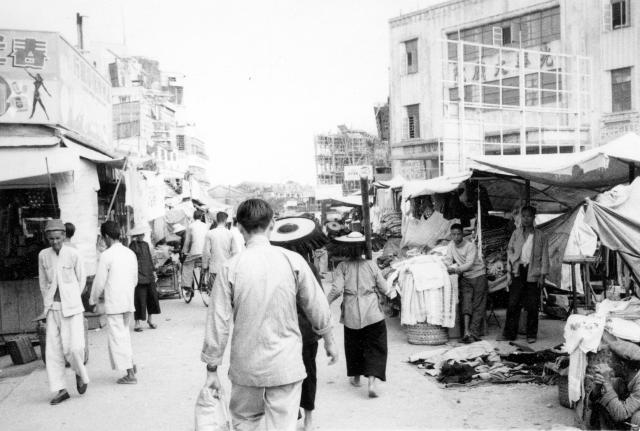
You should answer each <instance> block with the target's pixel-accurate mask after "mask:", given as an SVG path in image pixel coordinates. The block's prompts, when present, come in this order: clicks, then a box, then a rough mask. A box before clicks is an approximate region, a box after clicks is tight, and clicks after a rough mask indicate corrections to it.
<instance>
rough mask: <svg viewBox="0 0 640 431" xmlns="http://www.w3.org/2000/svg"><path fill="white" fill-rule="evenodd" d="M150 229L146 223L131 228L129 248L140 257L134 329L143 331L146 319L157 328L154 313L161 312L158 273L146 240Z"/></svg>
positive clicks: (150, 325)
mask: <svg viewBox="0 0 640 431" xmlns="http://www.w3.org/2000/svg"><path fill="white" fill-rule="evenodd" d="M148 231H149V229H148V228H147V227H145V226H144V225H139V226H136V227H134V228H133V229H131V231H130V232H129V235H131V244H129V248H130V249H131V251H133V252H134V253H135V255H136V258H137V259H138V285H137V286H136V291H135V295H134V305H135V307H136V312H135V314H134V317H135V319H136V324H135V327H134V329H133V330H134V331H136V332H142V322H144V321H145V320H146V321H147V324H148V325H149V328H151V329H156V328H157V327H158V325H157V324H155V323H153V321H152V320H153V319H152V317H151V316H152V315H154V314H160V301H159V300H158V291H157V289H156V274H155V268H154V265H153V258H152V257H151V254H152V253H151V246H150V245H149V243H147V242H146V241H145V240H144V236H145V234H146V233H147V232H148Z"/></svg>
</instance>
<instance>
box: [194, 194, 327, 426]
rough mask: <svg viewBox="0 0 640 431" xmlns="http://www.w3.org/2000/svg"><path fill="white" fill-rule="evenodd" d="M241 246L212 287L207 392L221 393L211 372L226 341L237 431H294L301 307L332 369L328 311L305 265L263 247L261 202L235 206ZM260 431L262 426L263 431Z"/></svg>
mask: <svg viewBox="0 0 640 431" xmlns="http://www.w3.org/2000/svg"><path fill="white" fill-rule="evenodd" d="M237 217H238V223H239V225H240V231H241V232H242V234H243V236H244V237H245V239H246V240H247V242H246V249H245V250H244V251H242V252H241V253H240V254H237V255H235V256H233V257H232V258H231V259H230V260H229V261H228V262H227V263H226V264H225V265H224V266H223V269H222V272H221V273H220V274H218V277H216V280H215V282H214V284H213V290H212V294H211V304H210V305H209V309H208V311H207V323H206V330H205V340H204V345H203V348H202V355H201V357H202V361H203V362H205V363H206V364H207V371H208V374H207V381H206V383H205V385H206V387H209V388H211V389H213V390H218V391H219V390H221V384H220V379H219V378H218V374H217V369H218V367H219V366H220V364H221V363H222V358H223V356H224V352H225V348H226V345H227V342H228V340H229V331H230V329H231V322H232V321H233V335H232V337H231V359H230V361H229V363H230V366H229V380H231V399H230V403H229V409H230V410H231V416H232V421H233V429H235V430H239V431H242V430H254V429H257V428H258V427H259V426H260V425H261V424H260V422H261V421H262V420H264V424H262V427H263V428H266V429H267V430H283V431H294V430H295V429H296V423H297V417H298V411H299V404H300V393H301V388H302V380H303V379H304V378H305V369H304V364H303V362H302V355H301V351H302V337H301V335H300V329H299V327H298V316H297V313H296V306H297V305H299V306H300V307H301V308H302V309H303V310H304V313H305V315H306V316H307V318H308V319H309V321H310V322H311V324H312V326H313V330H314V331H315V332H316V334H318V335H321V336H322V337H323V338H324V347H325V350H326V352H327V356H329V357H331V362H330V364H333V363H335V362H336V361H337V359H338V354H337V351H336V348H335V345H334V341H333V335H332V332H331V311H330V309H329V304H328V302H327V299H326V297H325V296H324V294H323V292H322V289H321V288H320V286H319V285H318V283H317V281H316V280H315V278H314V276H313V273H312V272H311V269H309V265H308V264H307V263H306V262H305V261H304V259H303V258H302V257H301V256H300V255H299V254H296V253H292V252H290V251H288V250H285V249H283V248H280V247H275V246H272V245H271V244H270V243H269V235H270V234H271V231H272V229H273V224H274V221H273V210H272V209H271V207H270V206H269V204H268V203H267V202H265V201H263V200H261V199H249V200H247V201H244V202H243V203H241V204H240V206H239V207H238V213H237ZM261 429H262V428H261Z"/></svg>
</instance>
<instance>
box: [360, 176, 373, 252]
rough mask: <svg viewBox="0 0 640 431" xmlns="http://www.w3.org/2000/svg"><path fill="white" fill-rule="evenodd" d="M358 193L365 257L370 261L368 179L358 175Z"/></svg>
mask: <svg viewBox="0 0 640 431" xmlns="http://www.w3.org/2000/svg"><path fill="white" fill-rule="evenodd" d="M360 192H361V193H362V224H363V225H364V237H365V240H366V242H365V257H366V259H367V260H371V258H372V255H371V216H370V214H369V179H368V178H367V175H362V174H361V175H360Z"/></svg>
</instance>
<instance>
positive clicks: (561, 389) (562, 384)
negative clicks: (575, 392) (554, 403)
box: [558, 376, 573, 409]
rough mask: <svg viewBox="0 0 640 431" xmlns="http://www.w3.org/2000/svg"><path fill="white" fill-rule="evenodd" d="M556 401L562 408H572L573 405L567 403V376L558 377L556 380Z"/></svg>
mask: <svg viewBox="0 0 640 431" xmlns="http://www.w3.org/2000/svg"><path fill="white" fill-rule="evenodd" d="M558 401H559V402H560V405H561V406H563V407H566V408H568V409H572V408H573V403H572V402H570V401H569V378H568V377H567V376H559V378H558Z"/></svg>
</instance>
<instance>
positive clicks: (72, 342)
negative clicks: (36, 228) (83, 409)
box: [38, 220, 89, 405]
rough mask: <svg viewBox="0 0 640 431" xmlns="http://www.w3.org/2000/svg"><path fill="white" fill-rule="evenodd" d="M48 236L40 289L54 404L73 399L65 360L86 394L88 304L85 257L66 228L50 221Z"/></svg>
mask: <svg viewBox="0 0 640 431" xmlns="http://www.w3.org/2000/svg"><path fill="white" fill-rule="evenodd" d="M45 235H46V237H47V241H49V245H50V246H51V247H49V248H46V249H44V250H42V251H41V252H40V254H39V255H38V276H39V279H40V291H41V292H42V299H43V302H44V313H45V315H46V317H47V347H46V349H45V355H46V358H47V376H48V378H49V388H50V389H51V391H52V392H56V391H57V394H56V396H55V397H54V398H53V399H52V400H51V404H52V405H56V404H60V403H61V402H63V401H65V400H68V399H69V393H68V392H67V389H66V383H65V361H68V362H69V364H70V365H71V368H72V369H73V371H75V373H76V388H77V389H78V392H79V393H80V394H84V393H85V391H86V390H87V385H88V383H89V374H88V373H87V369H86V368H85V366H84V348H85V339H84V314H83V313H84V306H83V305H82V299H81V296H80V295H81V294H82V290H83V289H84V285H85V282H86V276H85V273H84V268H83V263H82V259H80V255H79V254H78V251H77V250H76V249H75V248H72V247H69V246H68V245H65V243H64V239H65V236H66V235H65V227H64V224H63V223H62V221H60V220H49V221H48V222H47V224H46V226H45Z"/></svg>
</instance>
